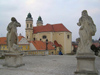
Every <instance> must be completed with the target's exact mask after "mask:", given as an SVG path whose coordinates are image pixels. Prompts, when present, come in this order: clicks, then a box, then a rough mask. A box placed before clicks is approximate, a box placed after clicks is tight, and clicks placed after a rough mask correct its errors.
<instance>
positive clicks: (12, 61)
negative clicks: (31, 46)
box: [3, 53, 24, 67]
mask: <svg viewBox="0 0 100 75" xmlns="http://www.w3.org/2000/svg"><path fill="white" fill-rule="evenodd" d="M22 55H23V54H22V53H5V63H4V65H3V66H7V67H19V66H22V65H24V64H23V58H22V57H23V56H22Z"/></svg>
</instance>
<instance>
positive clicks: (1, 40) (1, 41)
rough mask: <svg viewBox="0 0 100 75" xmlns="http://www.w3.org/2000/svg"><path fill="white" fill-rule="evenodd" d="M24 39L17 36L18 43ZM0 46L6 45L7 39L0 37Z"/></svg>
mask: <svg viewBox="0 0 100 75" xmlns="http://www.w3.org/2000/svg"><path fill="white" fill-rule="evenodd" d="M22 38H24V37H23V36H18V42H19V41H20V40H21V39H22ZM0 44H7V38H6V37H0Z"/></svg>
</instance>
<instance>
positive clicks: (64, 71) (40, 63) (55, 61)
mask: <svg viewBox="0 0 100 75" xmlns="http://www.w3.org/2000/svg"><path fill="white" fill-rule="evenodd" d="M23 61H24V63H25V66H22V67H18V68H7V67H3V66H2V64H3V63H4V60H1V59H0V75H74V71H75V70H76V65H77V64H76V63H77V61H76V58H75V55H63V56H60V55H49V56H24V57H23ZM96 67H97V69H98V71H99V73H100V57H96Z"/></svg>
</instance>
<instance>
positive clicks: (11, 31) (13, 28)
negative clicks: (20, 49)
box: [7, 17, 21, 51]
mask: <svg viewBox="0 0 100 75" xmlns="http://www.w3.org/2000/svg"><path fill="white" fill-rule="evenodd" d="M17 27H21V25H20V23H19V22H17V20H16V19H15V18H14V17H12V18H11V22H10V23H9V25H8V27H7V31H8V33H7V45H8V50H9V51H14V50H13V44H16V45H17Z"/></svg>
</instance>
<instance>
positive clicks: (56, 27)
mask: <svg viewBox="0 0 100 75" xmlns="http://www.w3.org/2000/svg"><path fill="white" fill-rule="evenodd" d="M64 31H65V32H70V31H69V30H68V29H67V28H66V27H65V26H64V25H63V24H61V23H60V24H52V25H51V24H46V25H45V26H37V27H33V33H34V34H35V33H39V32H64Z"/></svg>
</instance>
